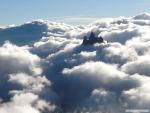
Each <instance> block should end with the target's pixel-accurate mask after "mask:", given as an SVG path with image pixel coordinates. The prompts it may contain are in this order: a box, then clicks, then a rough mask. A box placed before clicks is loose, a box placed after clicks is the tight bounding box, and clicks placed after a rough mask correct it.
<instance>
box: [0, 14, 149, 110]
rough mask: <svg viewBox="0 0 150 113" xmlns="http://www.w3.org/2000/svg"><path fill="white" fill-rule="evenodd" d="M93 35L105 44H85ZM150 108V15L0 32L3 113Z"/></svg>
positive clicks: (36, 25) (40, 24) (39, 22)
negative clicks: (86, 23)
mask: <svg viewBox="0 0 150 113" xmlns="http://www.w3.org/2000/svg"><path fill="white" fill-rule="evenodd" d="M91 31H93V32H94V33H95V34H96V35H97V36H102V37H103V38H104V40H105V43H102V44H95V45H82V40H83V36H85V35H86V36H89V35H90V33H91ZM125 109H150V14H148V13H142V14H139V15H137V16H134V17H118V18H104V19H99V20H97V21H95V22H93V23H91V24H89V25H80V26H71V25H67V24H64V23H58V22H51V21H45V20H36V21H32V22H27V23H25V24H23V25H19V26H9V27H3V28H0V113H124V112H125Z"/></svg>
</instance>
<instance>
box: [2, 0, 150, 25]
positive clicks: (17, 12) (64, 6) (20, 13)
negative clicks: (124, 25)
mask: <svg viewBox="0 0 150 113" xmlns="http://www.w3.org/2000/svg"><path fill="white" fill-rule="evenodd" d="M142 12H150V2H149V0H0V20H1V21H0V25H9V24H21V23H23V22H26V21H31V20H35V19H47V20H53V21H65V22H67V18H69V19H68V22H70V23H73V22H76V23H78V21H80V18H81V23H82V21H84V19H85V21H87V22H88V21H92V20H94V19H95V18H102V17H117V16H133V15H136V14H139V13H142ZM83 18H84V19H83Z"/></svg>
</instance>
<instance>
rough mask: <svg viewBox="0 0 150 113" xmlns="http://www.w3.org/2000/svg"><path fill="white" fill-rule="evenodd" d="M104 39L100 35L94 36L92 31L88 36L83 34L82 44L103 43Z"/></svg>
mask: <svg viewBox="0 0 150 113" xmlns="http://www.w3.org/2000/svg"><path fill="white" fill-rule="evenodd" d="M103 42H104V40H103V38H102V37H96V36H95V34H94V33H93V32H91V34H90V37H88V38H87V37H86V36H84V39H83V43H82V44H83V45H93V44H95V43H103Z"/></svg>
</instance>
